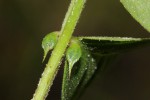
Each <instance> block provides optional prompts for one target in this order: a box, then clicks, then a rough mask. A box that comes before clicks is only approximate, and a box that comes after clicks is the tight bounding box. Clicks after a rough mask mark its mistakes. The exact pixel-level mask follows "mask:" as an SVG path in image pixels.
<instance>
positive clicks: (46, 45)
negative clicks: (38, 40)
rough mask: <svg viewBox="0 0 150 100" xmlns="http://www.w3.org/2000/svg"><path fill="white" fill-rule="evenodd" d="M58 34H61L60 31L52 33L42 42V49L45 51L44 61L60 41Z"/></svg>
mask: <svg viewBox="0 0 150 100" xmlns="http://www.w3.org/2000/svg"><path fill="white" fill-rule="evenodd" d="M58 34H59V32H58V31H55V32H51V33H49V34H47V35H46V36H45V37H44V38H43V41H42V48H43V50H44V57H43V61H44V60H45V58H46V56H47V53H48V52H49V51H50V50H52V49H53V48H54V47H55V45H56V43H57V40H58Z"/></svg>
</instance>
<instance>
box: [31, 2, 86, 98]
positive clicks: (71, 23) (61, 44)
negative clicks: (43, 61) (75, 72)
mask: <svg viewBox="0 0 150 100" xmlns="http://www.w3.org/2000/svg"><path fill="white" fill-rule="evenodd" d="M85 2H86V0H72V1H71V4H70V6H69V9H68V12H67V14H66V16H65V19H64V22H63V24H62V28H61V32H60V33H61V34H60V37H59V39H58V43H57V44H56V47H55V48H54V50H53V51H52V55H51V57H50V59H49V61H48V63H47V65H46V68H45V70H44V72H43V74H42V77H41V79H40V81H39V84H38V87H37V89H36V91H35V94H34V96H33V99H32V100H45V98H46V96H47V94H48V91H49V90H50V88H51V86H52V84H53V80H54V78H55V76H56V74H57V71H58V69H59V65H60V63H61V59H62V57H63V55H64V52H65V50H66V48H67V45H68V43H69V41H70V39H71V36H72V33H73V31H74V29H75V26H76V24H77V22H78V19H79V17H80V15H81V12H82V9H83V7H84V5H85Z"/></svg>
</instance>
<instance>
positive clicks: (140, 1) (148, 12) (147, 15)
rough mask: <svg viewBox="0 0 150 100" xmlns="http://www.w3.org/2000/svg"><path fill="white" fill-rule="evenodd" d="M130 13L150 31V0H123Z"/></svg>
mask: <svg viewBox="0 0 150 100" xmlns="http://www.w3.org/2000/svg"><path fill="white" fill-rule="evenodd" d="M121 2H122V4H123V5H124V7H125V8H126V9H127V10H128V11H129V13H130V14H131V15H132V16H133V17H134V18H135V19H136V20H137V21H138V22H139V23H140V24H141V25H142V26H143V27H144V28H145V29H147V30H148V31H149V32H150V0H121Z"/></svg>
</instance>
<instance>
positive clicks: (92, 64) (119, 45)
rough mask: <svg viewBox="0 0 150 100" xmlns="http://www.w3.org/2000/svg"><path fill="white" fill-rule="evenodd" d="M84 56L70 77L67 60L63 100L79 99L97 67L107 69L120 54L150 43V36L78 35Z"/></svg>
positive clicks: (74, 67)
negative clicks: (149, 37)
mask: <svg viewBox="0 0 150 100" xmlns="http://www.w3.org/2000/svg"><path fill="white" fill-rule="evenodd" d="M78 39H79V40H80V46H81V50H82V56H81V58H80V59H79V60H78V62H77V63H76V64H75V65H74V66H73V69H72V72H71V77H69V66H68V62H67V60H66V61H65V66H64V75H63V84H62V96H61V100H78V99H77V98H78V97H79V96H80V95H81V93H82V92H83V90H84V88H85V87H86V86H87V84H88V83H89V82H90V80H91V78H92V77H93V75H94V74H95V73H96V72H97V69H99V68H100V69H105V66H106V65H107V64H110V63H109V62H110V61H111V60H112V61H113V60H114V57H116V56H118V55H119V54H121V53H123V52H126V51H129V50H132V49H135V48H137V47H141V46H144V45H150V39H148V38H127V37H78Z"/></svg>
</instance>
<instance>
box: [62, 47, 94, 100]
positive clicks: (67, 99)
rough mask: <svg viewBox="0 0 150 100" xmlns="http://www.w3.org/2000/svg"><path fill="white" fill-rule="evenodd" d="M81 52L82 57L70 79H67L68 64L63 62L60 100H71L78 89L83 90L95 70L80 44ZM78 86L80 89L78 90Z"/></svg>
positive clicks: (89, 56) (91, 59) (92, 61)
mask: <svg viewBox="0 0 150 100" xmlns="http://www.w3.org/2000/svg"><path fill="white" fill-rule="evenodd" d="M80 46H81V50H82V56H81V58H80V60H79V62H78V63H76V64H75V65H74V67H73V69H72V70H73V72H72V74H71V77H69V66H68V62H67V61H65V68H64V76H63V84H62V96H61V99H62V100H71V99H73V98H72V97H73V96H74V95H75V93H77V90H78V89H81V88H83V87H84V86H85V85H86V83H87V81H89V79H91V77H92V76H93V74H94V72H95V70H96V62H95V60H94V58H92V56H91V54H90V52H89V51H88V50H87V49H86V48H87V47H86V46H85V45H82V44H80ZM79 84H80V87H81V88H78V86H79Z"/></svg>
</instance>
